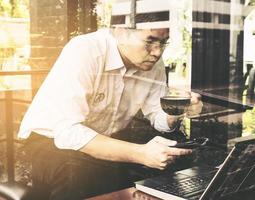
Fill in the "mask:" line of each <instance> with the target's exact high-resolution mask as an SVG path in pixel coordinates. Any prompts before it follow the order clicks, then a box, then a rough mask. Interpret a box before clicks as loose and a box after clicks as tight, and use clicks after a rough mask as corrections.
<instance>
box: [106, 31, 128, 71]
mask: <svg viewBox="0 0 255 200" xmlns="http://www.w3.org/2000/svg"><path fill="white" fill-rule="evenodd" d="M106 51H107V54H106V59H105V70H106V71H110V70H115V69H121V68H125V66H124V63H123V61H122V58H121V56H120V53H119V50H118V46H117V41H116V39H115V38H114V37H113V36H112V35H111V33H109V39H108V40H107V50H106ZM125 69H126V68H125Z"/></svg>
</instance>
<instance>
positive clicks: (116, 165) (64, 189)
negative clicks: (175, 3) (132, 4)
mask: <svg viewBox="0 0 255 200" xmlns="http://www.w3.org/2000/svg"><path fill="white" fill-rule="evenodd" d="M168 38H169V30H168V29H167V28H163V29H146V30H131V29H126V28H117V29H114V30H112V31H109V30H99V31H97V32H95V33H91V34H87V35H82V36H78V37H75V38H73V39H72V40H71V41H70V42H69V43H68V44H67V45H66V46H65V47H64V49H63V51H62V53H61V55H60V56H59V58H58V59H57V61H56V63H55V65H54V66H53V68H52V70H51V72H50V73H49V75H48V77H47V78H46V80H45V81H44V83H43V84H42V86H41V88H40V89H39V91H38V93H37V94H36V96H35V98H34V100H33V102H32V104H31V106H30V108H29V109H28V111H27V113H26V115H25V117H24V119H23V121H22V125H21V128H20V132H19V137H20V138H24V139H26V138H28V144H27V149H28V151H29V152H30V154H31V157H32V167H33V169H32V178H33V185H34V186H35V187H47V188H50V199H62V200H63V199H72V200H73V199H82V198H85V197H89V196H93V195H96V194H99V193H104V192H108V191H111V190H113V189H117V188H119V186H120V185H121V182H122V181H123V180H122V179H121V178H122V177H123V176H125V174H123V171H121V165H122V164H121V163H138V164H142V165H145V166H147V167H150V168H156V169H165V168H166V167H167V166H168V165H169V164H170V163H171V162H173V160H174V159H175V158H176V157H178V156H181V155H186V154H189V153H191V150H187V149H177V148H171V147H169V146H170V145H174V144H175V143H176V142H175V141H171V140H167V139H164V138H163V137H156V138H153V139H152V140H151V141H149V142H148V143H146V144H135V143H130V142H126V141H121V140H117V139H113V138H111V135H112V134H113V133H116V132H118V131H120V130H121V129H123V128H125V127H126V125H127V124H128V123H129V122H130V120H131V119H132V117H133V116H134V115H135V114H136V112H137V111H138V110H139V109H142V111H143V114H144V115H145V117H146V118H148V119H149V120H150V121H151V124H152V125H153V126H154V127H155V128H156V129H158V130H160V131H164V132H171V131H173V130H174V129H175V127H176V124H177V123H178V121H179V116H170V115H168V116H167V115H166V114H165V113H163V111H162V110H161V108H160V104H159V97H160V96H161V95H162V94H163V92H164V88H165V87H164V84H162V83H163V82H164V76H165V72H164V66H163V65H162V61H161V59H160V58H161V55H162V52H163V50H164V47H165V44H166V42H167V40H168ZM159 83H161V84H159ZM193 101H194V102H195V103H198V102H199V101H198V99H197V98H196V97H194V98H193ZM120 173H122V174H120Z"/></svg>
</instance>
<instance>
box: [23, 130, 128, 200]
mask: <svg viewBox="0 0 255 200" xmlns="http://www.w3.org/2000/svg"><path fill="white" fill-rule="evenodd" d="M98 148H100V147H98ZM25 149H26V151H27V153H28V154H29V155H30V158H31V162H32V182H33V187H35V188H37V189H41V190H46V191H48V192H49V199H50V200H60V199H61V200H65V199H66V200H78V199H84V198H87V197H91V196H95V195H99V194H103V193H107V192H111V191H114V190H118V189H122V188H124V187H129V186H131V185H132V180H131V179H130V177H129V174H128V171H127V168H128V164H125V163H116V162H110V161H103V160H98V159H95V158H92V157H90V156H88V155H86V154H84V153H82V152H79V151H73V150H60V149H58V148H56V147H55V145H54V142H53V139H49V138H46V137H44V136H40V135H38V134H35V133H32V135H31V136H30V137H29V139H28V140H27V143H26V147H25Z"/></svg>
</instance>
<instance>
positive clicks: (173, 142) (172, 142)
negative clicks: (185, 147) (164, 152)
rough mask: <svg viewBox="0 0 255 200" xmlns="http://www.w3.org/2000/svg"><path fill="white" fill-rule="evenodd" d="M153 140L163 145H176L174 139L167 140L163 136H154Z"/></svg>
mask: <svg viewBox="0 0 255 200" xmlns="http://www.w3.org/2000/svg"><path fill="white" fill-rule="evenodd" d="M153 140H154V141H155V142H157V143H159V144H163V145H165V146H174V145H176V143H177V142H176V141H174V140H169V139H166V138H163V137H160V136H156V137H154V138H153Z"/></svg>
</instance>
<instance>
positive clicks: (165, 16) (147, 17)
mask: <svg viewBox="0 0 255 200" xmlns="http://www.w3.org/2000/svg"><path fill="white" fill-rule="evenodd" d="M169 15H170V13H169V11H162V12H152V13H139V14H136V15H135V23H145V22H157V21H169ZM125 19H126V15H114V16H112V17H111V25H120V24H125Z"/></svg>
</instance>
